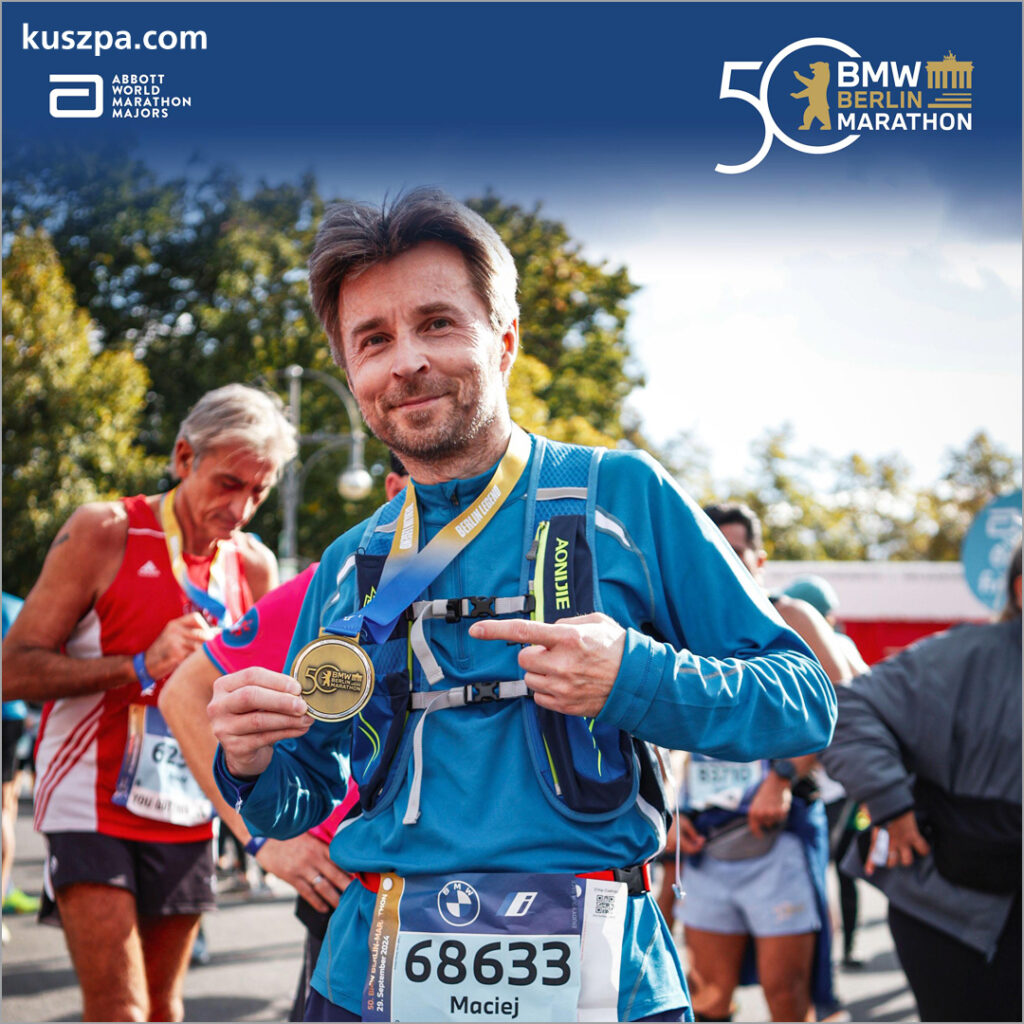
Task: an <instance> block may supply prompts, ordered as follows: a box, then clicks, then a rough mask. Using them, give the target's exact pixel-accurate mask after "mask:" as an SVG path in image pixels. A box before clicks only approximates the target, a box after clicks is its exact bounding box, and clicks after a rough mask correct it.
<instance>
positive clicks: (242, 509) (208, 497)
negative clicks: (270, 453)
mask: <svg viewBox="0 0 1024 1024" xmlns="http://www.w3.org/2000/svg"><path fill="white" fill-rule="evenodd" d="M174 456H175V466H176V468H177V470H178V475H179V476H180V477H181V486H180V493H181V495H182V498H183V501H184V503H185V515H186V516H187V518H188V520H189V522H190V523H191V525H192V527H193V529H194V531H195V533H196V540H198V541H199V542H209V541H213V540H226V539H227V538H228V537H230V536H231V534H232V532H233V531H235V530H240V529H242V527H244V526H245V524H246V523H248V522H249V520H250V519H252V517H253V516H254V515H255V514H256V510H257V509H258V508H259V507H260V505H262V504H263V502H264V501H265V500H266V497H267V495H268V494H269V493H270V489H271V488H272V487H273V486H274V482H275V480H276V479H277V468H278V467H277V465H276V464H275V463H274V462H272V461H271V460H270V459H266V458H263V457H262V456H260V455H257V454H256V453H255V452H253V451H251V450H250V449H248V448H240V447H238V446H235V445H223V446H218V447H213V448H208V449H207V450H206V451H205V452H204V453H203V455H202V457H201V458H199V459H196V458H195V453H194V452H193V450H192V446H191V445H190V444H189V443H188V442H187V441H179V442H178V446H177V447H176V448H175V452H174Z"/></svg>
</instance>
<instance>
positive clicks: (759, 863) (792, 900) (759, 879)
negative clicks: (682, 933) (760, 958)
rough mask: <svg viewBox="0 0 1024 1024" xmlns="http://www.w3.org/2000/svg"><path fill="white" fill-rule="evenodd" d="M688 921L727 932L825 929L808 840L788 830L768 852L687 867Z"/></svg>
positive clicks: (685, 919)
mask: <svg viewBox="0 0 1024 1024" xmlns="http://www.w3.org/2000/svg"><path fill="white" fill-rule="evenodd" d="M681 881H682V886H683V889H684V891H685V896H684V897H683V904H682V921H683V924H684V925H686V926H687V927H690V928H699V929H700V930H701V931H705V932H718V933H720V934H724V935H742V934H746V935H754V936H757V937H759V938H760V937H768V936H772V935H802V934H804V933H805V932H816V931H818V930H820V928H821V917H820V915H819V914H818V906H817V902H816V900H815V895H814V886H813V884H812V882H811V874H810V869H809V868H808V866H807V857H806V855H805V854H804V849H803V844H802V843H801V842H800V840H799V839H798V838H797V837H796V836H795V835H793V834H792V833H791V832H783V833H782V835H780V836H779V838H778V841H777V842H776V843H775V845H774V846H773V847H772V848H771V850H769V851H768V853H766V854H765V855H764V856H763V857H752V858H750V859H749V860H729V861H726V860H715V859H714V858H713V857H708V856H704V857H701V858H700V864H699V866H695V865H694V864H693V862H692V861H690V860H687V861H686V866H685V867H684V868H683V877H682V880H681Z"/></svg>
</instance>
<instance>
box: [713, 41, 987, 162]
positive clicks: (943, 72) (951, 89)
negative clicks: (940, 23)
mask: <svg viewBox="0 0 1024 1024" xmlns="http://www.w3.org/2000/svg"><path fill="white" fill-rule="evenodd" d="M762 68H763V71H762ZM756 72H761V75H760V79H758V78H757V77H756V74H755V73H756ZM973 76H974V63H973V61H970V60H964V59H962V58H960V57H958V56H957V54H956V53H954V52H953V50H952V49H950V50H949V52H948V53H946V54H945V55H944V56H942V57H936V58H934V59H928V58H927V57H925V58H923V59H920V60H917V59H914V60H909V61H908V60H892V59H887V60H876V59H871V60H869V59H866V58H864V57H863V56H862V55H861V54H860V53H859V52H858V51H857V50H855V49H854V48H853V47H852V46H849V45H847V44H846V43H844V42H841V41H840V40H838V39H828V38H825V37H821V36H815V37H811V38H808V39H800V40H798V41H797V42H795V43H790V45H789V46H786V47H784V48H783V49H781V50H780V51H779V52H778V53H777V54H776V55H775V56H774V57H773V58H772V59H771V60H770V61H769V62H768V65H767V66H765V65H764V62H763V61H725V62H724V63H723V65H722V85H721V90H720V92H719V99H721V100H738V101H740V102H742V103H748V104H750V106H752V107H753V108H754V109H755V110H756V111H757V113H758V114H759V115H760V118H761V123H762V128H763V136H762V138H761V140H760V145H759V147H758V149H757V151H756V152H755V153H754V154H753V155H752V156H751V157H750V158H749V159H747V160H745V161H744V162H742V163H737V164H726V163H720V164H718V165H717V166H716V167H715V170H716V171H717V172H718V173H719V174H743V173H744V172H745V171H750V170H753V169H754V168H755V167H757V166H758V164H760V163H761V161H762V160H764V158H765V157H766V156H767V155H768V151H769V150H770V149H771V147H772V144H773V143H774V142H775V141H778V142H780V143H782V145H784V146H787V147H788V148H789V149H792V150H795V151H796V152H798V153H806V154H808V155H809V156H825V155H827V154H829V153H838V152H839V151H840V150H842V149H846V147H847V146H852V145H853V143H855V142H856V141H857V140H858V139H859V138H860V137H861V134H862V133H865V132H875V133H887V132H889V133H892V132H897V133H900V134H905V133H907V132H922V131H924V132H935V131H938V132H963V131H971V129H972V111H971V106H972V95H971V89H972V87H973ZM752 87H753V88H752Z"/></svg>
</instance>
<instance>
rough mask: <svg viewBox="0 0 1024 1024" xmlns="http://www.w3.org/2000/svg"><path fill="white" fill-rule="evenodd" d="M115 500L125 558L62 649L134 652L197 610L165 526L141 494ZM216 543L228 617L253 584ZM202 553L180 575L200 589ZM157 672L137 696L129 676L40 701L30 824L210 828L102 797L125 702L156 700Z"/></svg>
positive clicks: (128, 829)
mask: <svg viewBox="0 0 1024 1024" xmlns="http://www.w3.org/2000/svg"><path fill="white" fill-rule="evenodd" d="M122 500H123V504H124V507H125V510H126V512H127V513H128V539H127V544H126V547H125V552H124V558H123V559H122V561H121V566H120V568H119V569H118V572H117V576H116V577H115V578H114V582H113V583H112V584H111V585H110V587H109V588H108V589H107V590H106V591H105V592H104V593H103V594H102V595H100V597H99V598H98V599H97V600H96V604H95V605H94V606H93V607H92V609H90V611H89V612H88V614H86V615H85V616H84V617H83V618H82V619H81V621H80V622H79V623H78V625H77V626H76V627H75V629H74V632H73V633H72V634H71V636H70V637H69V638H68V640H67V643H66V644H65V653H66V654H69V655H70V656H71V657H77V658H97V657H101V656H103V655H109V654H127V655H134V654H137V653H138V652H139V651H144V650H146V649H147V648H148V647H149V646H150V644H152V643H153V641H154V640H156V638H157V637H158V636H159V635H160V633H161V631H162V630H163V628H164V626H166V625H167V623H168V622H170V621H171V620H172V619H176V618H178V617H179V616H181V615H184V614H185V613H187V612H190V611H195V610H196V609H195V607H194V605H192V604H191V602H190V601H189V599H188V598H187V597H186V595H185V593H184V591H183V590H182V589H181V587H180V586H179V585H178V582H177V580H176V579H175V578H174V574H173V571H172V569H171V562H170V557H169V555H168V553H167V544H166V541H165V536H164V531H163V529H162V528H161V526H160V524H159V522H158V521H157V519H156V517H155V516H154V515H153V512H152V511H151V509H150V507H149V505H148V504H147V503H146V498H145V495H138V496H136V497H134V498H124V499H122ZM225 548H227V550H225ZM220 550H221V552H222V555H221V557H222V558H226V559H227V563H226V564H227V569H228V571H227V574H226V575H227V581H226V582H227V593H226V594H225V597H226V601H225V603H226V604H227V607H228V614H229V616H230V619H231V621H237V619H238V618H240V617H241V616H242V615H243V614H244V613H245V612H246V610H247V609H248V608H249V607H250V606H251V605H252V593H251V591H250V589H249V586H248V584H247V583H246V581H245V576H244V570H243V566H242V560H241V555H240V553H239V552H238V549H237V546H236V545H235V544H234V543H233V542H232V541H222V542H221V545H220ZM211 562H212V558H208V559H194V558H191V559H187V563H188V574H189V578H190V579H191V580H192V581H193V582H194V583H196V584H197V585H198V586H200V587H203V588H204V589H205V587H206V586H207V582H208V579H209V573H210V563H211ZM163 682H164V680H159V681H158V685H157V686H156V687H155V688H154V689H153V691H152V692H151V693H149V694H148V695H146V696H142V687H141V685H140V684H139V683H138V682H137V681H136V682H132V683H128V684H126V685H124V686H119V687H116V688H115V689H113V690H106V691H104V692H102V693H91V694H87V695H85V696H82V697H70V698H61V699H59V700H54V701H50V702H48V703H47V704H46V706H45V707H44V709H43V714H42V717H41V721H40V725H39V740H38V743H37V747H36V779H37V781H36V791H35V828H36V830H37V831H39V832H100V833H102V834H104V835H111V836H118V837H120V838H122V839H136V840H143V841H147V842H171V843H176V842H177V843H187V842H194V841H196V840H200V839H208V838H209V837H210V836H211V835H212V826H211V824H210V823H209V822H203V823H202V824H197V825H189V826H182V825H174V824H171V823H170V822H167V821H160V820H154V819H152V818H146V817H141V816H139V815H137V814H134V813H133V812H132V811H130V810H128V809H127V808H126V807H122V806H118V805H117V804H114V803H112V802H111V797H112V796H113V794H114V790H115V786H116V784H117V780H118V775H119V772H120V770H121V765H122V761H123V759H124V755H125V746H126V743H127V741H128V722H129V709H130V707H131V706H132V705H133V704H134V705H144V706H147V707H149V706H152V707H155V705H156V703H157V696H158V695H159V692H160V687H161V686H162V684H163Z"/></svg>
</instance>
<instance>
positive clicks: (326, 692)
mask: <svg viewBox="0 0 1024 1024" xmlns="http://www.w3.org/2000/svg"><path fill="white" fill-rule="evenodd" d="M291 674H292V675H293V676H294V677H295V678H296V679H297V680H298V682H299V685H300V686H301V687H302V699H303V700H304V701H305V702H306V707H307V708H308V709H309V713H310V714H311V715H312V716H313V717H314V718H316V719H319V720H320V721H321V722H343V721H345V719H346V718H352V717H353V716H354V715H357V714H358V713H359V712H360V710H361V709H362V707H363V705H364V704H365V703H366V702H367V701H368V700H369V699H370V694H371V693H372V692H373V663H372V662H371V661H370V659H369V658H368V657H367V656H366V652H365V651H364V650H363V649H362V647H360V646H359V644H357V643H356V642H355V641H354V640H349V639H348V638H347V637H340V636H322V637H319V638H318V639H316V640H313V641H311V642H310V643H308V644H306V646H305V647H303V648H302V650H301V651H299V653H298V654H296V655H295V660H294V661H293V662H292V671H291Z"/></svg>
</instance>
